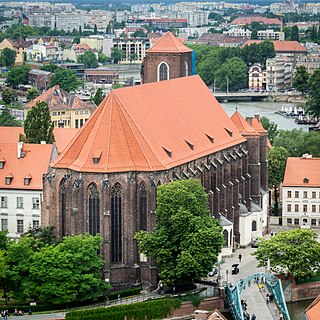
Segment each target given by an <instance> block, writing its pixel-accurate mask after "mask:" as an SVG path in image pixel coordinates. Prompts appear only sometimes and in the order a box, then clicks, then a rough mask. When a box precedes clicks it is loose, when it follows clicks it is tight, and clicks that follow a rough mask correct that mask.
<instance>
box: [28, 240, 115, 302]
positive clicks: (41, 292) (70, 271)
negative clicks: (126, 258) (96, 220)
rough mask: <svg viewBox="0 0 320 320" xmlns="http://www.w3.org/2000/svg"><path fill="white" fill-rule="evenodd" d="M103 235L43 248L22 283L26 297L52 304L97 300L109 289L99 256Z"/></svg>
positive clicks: (38, 252)
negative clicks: (103, 277)
mask: <svg viewBox="0 0 320 320" xmlns="http://www.w3.org/2000/svg"><path fill="white" fill-rule="evenodd" d="M101 243H102V237H101V236H100V235H96V236H92V235H89V234H86V235H78V236H70V237H65V238H64V239H63V242H61V243H59V244H58V245H51V246H44V247H42V248H40V250H38V251H37V252H35V253H34V254H33V256H32V258H31V261H30V263H29V270H30V273H29V276H28V277H27V278H26V279H25V281H24V283H23V289H24V293H25V296H27V297H32V296H34V297H36V298H37V299H40V300H42V301H44V302H47V303H51V304H65V303H69V302H71V301H75V300H80V301H85V300H95V299H97V298H98V297H100V296H101V295H102V294H103V293H105V291H106V289H108V288H110V285H108V284H107V283H106V282H105V281H103V280H102V269H103V264H104V262H103V259H102V257H101V256H100V255H98V254H97V251H98V250H99V249H100V245H101Z"/></svg>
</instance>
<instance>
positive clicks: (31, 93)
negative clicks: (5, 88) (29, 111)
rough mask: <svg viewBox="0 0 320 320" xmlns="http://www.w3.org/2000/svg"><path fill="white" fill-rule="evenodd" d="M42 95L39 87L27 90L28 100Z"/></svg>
mask: <svg viewBox="0 0 320 320" xmlns="http://www.w3.org/2000/svg"><path fill="white" fill-rule="evenodd" d="M39 96H40V91H39V90H38V89H37V88H30V89H28V90H27V92H26V98H27V100H28V101H30V100H33V99H35V98H36V97H39Z"/></svg>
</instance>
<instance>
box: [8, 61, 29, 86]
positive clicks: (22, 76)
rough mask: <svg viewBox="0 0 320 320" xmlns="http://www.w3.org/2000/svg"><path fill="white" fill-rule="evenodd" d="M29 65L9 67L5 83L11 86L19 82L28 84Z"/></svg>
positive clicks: (19, 83) (17, 84)
mask: <svg viewBox="0 0 320 320" xmlns="http://www.w3.org/2000/svg"><path fill="white" fill-rule="evenodd" d="M29 71H30V67H29V66H16V67H13V68H11V69H10V71H9V72H8V76H7V83H8V85H9V86H11V87H13V88H17V87H18V86H19V85H21V84H28V77H29Z"/></svg>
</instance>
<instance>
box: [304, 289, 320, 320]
mask: <svg viewBox="0 0 320 320" xmlns="http://www.w3.org/2000/svg"><path fill="white" fill-rule="evenodd" d="M306 315H307V319H308V320H318V319H320V295H319V296H318V297H317V298H316V299H315V300H314V301H312V303H311V304H310V305H309V307H308V308H307V310H306Z"/></svg>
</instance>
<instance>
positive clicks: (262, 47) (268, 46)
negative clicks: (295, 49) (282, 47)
mask: <svg viewBox="0 0 320 320" xmlns="http://www.w3.org/2000/svg"><path fill="white" fill-rule="evenodd" d="M258 48H259V59H260V60H259V63H260V64H261V65H262V66H265V65H266V61H267V59H268V58H274V57H275V56H276V51H275V50H274V45H273V43H272V42H271V41H263V42H261V43H260V44H259V46H258Z"/></svg>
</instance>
